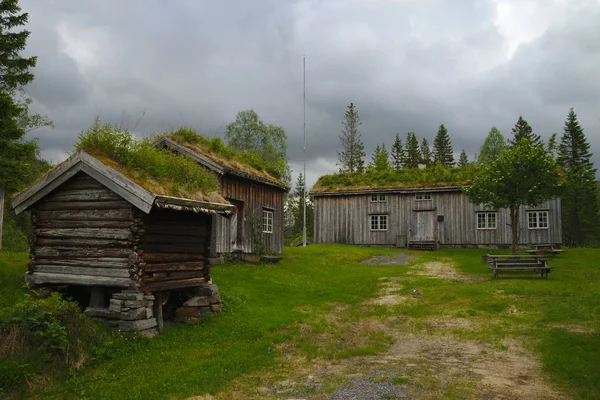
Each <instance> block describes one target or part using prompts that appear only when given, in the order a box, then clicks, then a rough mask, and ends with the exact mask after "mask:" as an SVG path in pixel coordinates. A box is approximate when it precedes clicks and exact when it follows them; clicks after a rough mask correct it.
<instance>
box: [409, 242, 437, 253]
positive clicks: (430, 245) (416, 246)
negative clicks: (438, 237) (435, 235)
mask: <svg viewBox="0 0 600 400" xmlns="http://www.w3.org/2000/svg"><path fill="white" fill-rule="evenodd" d="M408 248H409V249H413V250H429V251H433V250H437V243H436V242H435V241H419V242H416V241H409V242H408Z"/></svg>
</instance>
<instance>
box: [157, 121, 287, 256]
mask: <svg viewBox="0 0 600 400" xmlns="http://www.w3.org/2000/svg"><path fill="white" fill-rule="evenodd" d="M182 132H183V133H185V134H182ZM215 144H216V145H215ZM154 145H155V146H157V147H161V148H165V149H169V150H171V151H173V152H175V153H177V154H185V155H187V156H189V157H191V158H192V159H193V160H195V161H196V162H198V163H199V164H200V165H202V166H203V167H204V168H206V169H208V170H209V171H211V172H212V173H214V174H215V175H216V177H217V179H218V182H219V193H220V194H221V195H222V196H223V197H224V198H225V199H226V200H227V201H229V202H230V203H231V204H233V205H234V206H235V213H234V214H233V215H232V216H231V217H224V216H221V215H216V216H215V219H214V223H213V232H212V236H213V241H212V249H211V250H212V254H213V255H214V256H221V255H225V254H234V255H236V254H238V255H246V254H262V253H270V254H280V253H283V242H284V228H283V225H284V220H283V219H284V215H283V212H284V210H283V208H284V201H285V199H284V196H285V194H286V193H287V192H288V191H289V187H288V186H287V185H286V184H285V182H284V181H283V180H281V179H279V178H278V177H276V176H274V174H273V173H272V172H271V171H268V170H266V169H264V168H261V167H260V165H256V166H254V165H252V164H251V163H250V162H247V161H246V160H244V159H240V156H243V155H241V154H240V153H236V152H234V151H232V150H231V149H229V148H226V147H223V145H222V142H221V140H220V138H216V139H213V140H212V141H211V140H210V139H207V138H206V137H203V136H200V135H196V134H194V133H193V132H186V131H179V132H174V133H173V134H171V135H167V136H163V137H161V138H159V139H158V140H157V141H156V142H155V143H154Z"/></svg>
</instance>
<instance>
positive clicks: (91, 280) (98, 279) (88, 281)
mask: <svg viewBox="0 0 600 400" xmlns="http://www.w3.org/2000/svg"><path fill="white" fill-rule="evenodd" d="M25 280H26V281H27V283H28V284H29V285H31V286H41V285H53V284H54V285H56V284H60V285H82V286H110V287H125V288H126V287H130V286H133V284H134V282H133V281H132V280H131V279H129V278H109V277H105V276H91V275H70V274H56V273H47V272H33V273H27V274H25Z"/></svg>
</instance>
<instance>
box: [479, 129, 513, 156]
mask: <svg viewBox="0 0 600 400" xmlns="http://www.w3.org/2000/svg"><path fill="white" fill-rule="evenodd" d="M505 147H506V144H505V143H504V136H502V134H501V133H500V131H499V130H498V128H496V127H495V126H494V127H492V129H490V133H488V135H487V137H486V138H485V141H484V142H483V145H482V146H481V148H480V149H479V156H478V157H477V163H478V164H488V163H491V162H494V161H496V160H497V159H498V156H499V155H500V153H501V152H502V150H504V148H505Z"/></svg>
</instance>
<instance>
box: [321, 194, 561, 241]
mask: <svg viewBox="0 0 600 400" xmlns="http://www.w3.org/2000/svg"><path fill="white" fill-rule="evenodd" d="M421 192H427V193H431V200H416V198H415V193H416V191H403V192H391V191H390V192H387V193H385V192H383V191H379V192H377V193H382V194H385V201H383V202H372V201H371V194H372V193H371V192H365V193H364V194H360V193H353V194H313V200H314V204H315V224H314V226H315V228H314V229H315V231H314V237H315V243H347V244H357V245H387V246H390V245H395V244H396V242H397V236H398V235H406V238H407V240H410V239H411V233H412V234H413V236H414V232H412V231H414V230H415V227H414V225H415V223H416V222H415V221H421V222H420V223H425V224H426V225H427V224H428V223H429V221H428V220H427V219H426V218H425V219H424V218H416V217H415V213H433V215H434V226H435V229H436V231H437V232H436V236H437V238H438V241H439V244H440V246H448V247H454V246H456V247H460V246H505V245H509V244H510V243H511V231H510V226H509V225H508V224H509V223H510V216H509V212H508V210H506V209H501V210H490V209H486V208H484V207H482V206H481V205H477V204H473V203H471V202H470V201H469V199H468V197H467V196H466V195H465V194H464V193H462V191H461V190H460V188H456V189H454V190H452V189H449V190H448V189H446V190H443V191H438V192H436V191H435V189H423V190H422V191H421ZM428 210H429V211H428ZM478 211H496V212H497V221H496V229H477V212H478ZM527 211H547V212H548V222H549V227H548V228H544V229H529V228H528V224H527ZM374 214H379V215H387V230H384V231H372V230H371V227H370V216H371V215H374ZM440 216H443V221H441V222H438V217H440ZM423 221H425V222H423ZM427 226H428V225H427ZM519 227H520V243H521V244H523V245H530V244H542V243H555V244H560V243H562V226H561V210H560V199H559V198H555V199H552V200H549V201H546V202H544V203H543V204H541V205H539V206H538V207H521V210H520V223H519Z"/></svg>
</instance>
